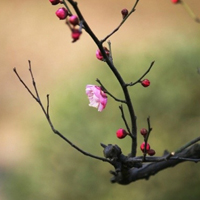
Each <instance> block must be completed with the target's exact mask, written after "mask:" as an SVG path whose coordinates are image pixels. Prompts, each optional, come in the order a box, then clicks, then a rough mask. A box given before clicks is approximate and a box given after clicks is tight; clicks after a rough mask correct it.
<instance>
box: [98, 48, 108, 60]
mask: <svg viewBox="0 0 200 200" xmlns="http://www.w3.org/2000/svg"><path fill="white" fill-rule="evenodd" d="M104 50H105V52H106V55H107V56H109V54H110V51H109V50H108V49H107V48H106V47H104ZM96 57H97V59H99V60H102V61H104V58H103V55H102V53H101V51H100V50H99V49H97V50H96Z"/></svg>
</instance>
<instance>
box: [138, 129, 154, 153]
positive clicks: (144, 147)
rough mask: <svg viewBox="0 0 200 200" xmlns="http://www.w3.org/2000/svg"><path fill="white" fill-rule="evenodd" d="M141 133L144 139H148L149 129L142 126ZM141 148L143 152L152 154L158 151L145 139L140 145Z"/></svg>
mask: <svg viewBox="0 0 200 200" xmlns="http://www.w3.org/2000/svg"><path fill="white" fill-rule="evenodd" d="M140 133H141V135H142V136H143V137H144V139H146V137H147V135H148V131H147V129H146V128H142V129H141V130H140ZM140 149H141V151H142V152H143V153H147V154H148V155H150V156H153V155H155V153H156V152H155V150H154V149H151V147H150V144H149V143H148V142H145V141H144V142H143V143H142V144H141V145H140Z"/></svg>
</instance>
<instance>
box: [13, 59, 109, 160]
mask: <svg viewBox="0 0 200 200" xmlns="http://www.w3.org/2000/svg"><path fill="white" fill-rule="evenodd" d="M28 62H29V72H30V74H31V79H32V84H33V87H34V90H35V93H36V95H34V94H33V93H32V92H31V90H30V89H29V87H28V86H27V85H26V84H25V82H24V81H23V80H22V79H21V77H20V76H19V74H18V73H17V70H16V68H14V69H13V71H14V73H15V74H16V75H17V77H18V79H19V80H20V82H21V83H22V84H23V86H24V87H25V88H26V89H27V91H28V92H29V94H30V95H31V96H32V97H33V98H34V99H35V100H36V102H37V103H38V104H39V105H40V107H41V109H42V111H43V113H44V115H45V117H46V119H47V121H48V123H49V125H50V127H51V130H52V131H53V132H54V133H55V134H56V135H58V136H59V137H61V138H62V139H63V140H64V141H65V142H67V143H68V144H70V145H71V146H72V147H73V148H75V149H76V150H77V151H79V152H80V153H82V154H84V155H86V156H89V157H92V158H95V159H98V160H101V161H104V162H109V163H111V161H110V160H108V159H106V158H103V157H99V156H95V155H92V154H90V153H88V152H85V151H83V150H82V149H81V148H79V147H78V146H76V145H75V144H73V143H72V142H71V141H70V140H68V139H67V138H66V137H65V136H64V135H62V134H61V133H60V132H59V131H58V130H56V129H55V128H54V126H53V123H52V122H51V119H50V115H49V95H47V109H46V110H45V108H44V106H43V104H42V102H41V100H40V96H39V93H38V89H37V87H36V82H35V80H34V76H33V72H32V69H31V62H30V61H28Z"/></svg>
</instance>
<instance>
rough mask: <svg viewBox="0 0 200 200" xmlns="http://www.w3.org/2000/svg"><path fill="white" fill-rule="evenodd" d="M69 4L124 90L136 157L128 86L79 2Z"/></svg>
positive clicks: (135, 128)
mask: <svg viewBox="0 0 200 200" xmlns="http://www.w3.org/2000/svg"><path fill="white" fill-rule="evenodd" d="M68 2H69V3H70V4H71V5H72V7H73V8H74V10H75V12H76V14H77V15H78V17H79V20H81V21H83V26H84V29H85V31H86V32H87V33H88V34H89V35H90V37H91V38H92V39H93V41H94V42H95V43H96V45H97V46H98V48H99V50H100V51H101V53H102V56H103V58H104V60H105V62H106V63H107V65H108V66H109V68H110V69H111V71H112V72H113V74H114V75H115V77H116V78H117V80H118V82H119V83H120V85H121V88H122V90H123V93H124V96H125V100H126V103H127V107H128V111H129V115H130V119H131V129H132V130H131V134H132V147H131V154H130V155H131V156H132V157H134V156H136V149H137V123H136V116H135V111H134V108H133V105H132V101H131V98H130V95H129V91H128V89H127V85H126V83H125V82H124V80H123V78H122V77H121V75H120V73H119V72H118V70H117V69H116V67H115V66H114V64H113V62H112V61H111V60H110V58H109V57H108V56H107V55H106V52H105V50H104V48H103V46H102V42H100V41H99V40H98V38H97V37H96V35H95V34H94V33H93V31H92V30H91V29H90V27H89V25H88V24H87V22H86V21H85V19H84V17H83V15H82V13H81V11H80V9H79V8H78V4H77V2H75V1H73V0H68ZM138 2H139V0H136V3H135V6H134V8H135V7H136V5H137V4H138Z"/></svg>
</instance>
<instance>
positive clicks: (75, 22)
mask: <svg viewBox="0 0 200 200" xmlns="http://www.w3.org/2000/svg"><path fill="white" fill-rule="evenodd" d="M69 22H70V24H72V25H73V26H76V25H78V24H79V19H78V17H77V16H76V15H72V16H71V17H70V18H69Z"/></svg>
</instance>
